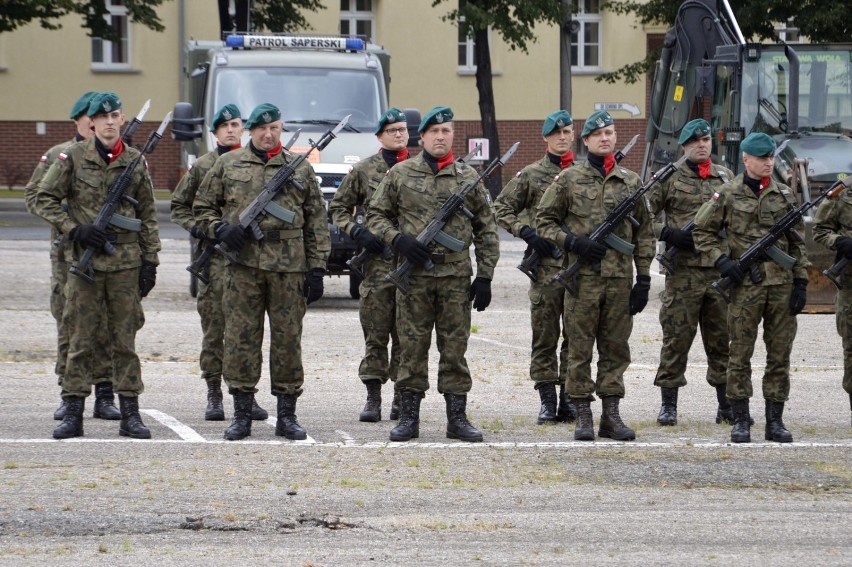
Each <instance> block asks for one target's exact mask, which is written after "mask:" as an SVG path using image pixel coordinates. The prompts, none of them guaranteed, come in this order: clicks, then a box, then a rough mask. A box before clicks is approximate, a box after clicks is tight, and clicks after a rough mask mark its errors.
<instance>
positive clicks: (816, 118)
mask: <svg viewBox="0 0 852 567" xmlns="http://www.w3.org/2000/svg"><path fill="white" fill-rule="evenodd" d="M694 118H705V119H706V120H708V122H710V124H711V126H712V127H713V132H714V134H715V136H714V139H713V161H714V162H716V163H719V164H721V165H724V166H725V167H727V168H729V169H731V170H732V171H733V172H734V173H735V174H738V173H741V172H742V169H743V164H742V160H741V159H740V156H741V151H740V142H741V141H742V140H743V139H744V138H745V137H746V136H747V135H748V134H750V133H752V132H765V133H767V134H769V135H770V136H772V137H773V138H774V139H775V141H776V143H777V144H779V147H780V145H781V144H782V143H784V142H786V146H785V147H784V148H783V150H782V151H781V152H780V154H779V155H778V156H777V158H776V160H775V170H774V172H773V177H774V178H775V179H776V180H777V181H780V182H782V183H784V184H786V185H788V186H790V187H791V188H792V189H793V191H794V192H795V194H796V198H797V199H798V200H799V202H800V203H801V202H803V201H810V200H813V199H814V198H816V197H817V196H818V195H819V193H820V192H821V191H824V190H825V189H827V188H828V187H829V186H831V185H832V183H834V182H835V181H837V180H838V179H843V178H845V176H846V175H848V174H849V173H850V172H852V138H850V134H852V44H808V43H796V44H788V43H785V42H783V41H780V40H779V41H778V42H777V43H752V42H748V41H746V39H745V38H744V37H743V34H742V31H741V30H740V27H739V24H738V23H737V20H736V18H735V17H734V13H733V11H732V10H731V7H730V4H729V3H728V0H690V1H689V2H684V3H683V4H682V5H681V7H680V9H679V10H678V13H677V18H676V20H675V25H674V26H673V27H672V28H670V29H669V30H668V32H667V33H666V36H665V39H664V41H663V47H662V51H661V54H660V58H659V60H658V61H657V65H656V70H655V73H654V80H653V84H652V87H651V109H650V115H649V119H648V127H647V132H646V149H645V156H644V163H643V170H642V175H643V178H646V177H647V175H648V174H649V172H653V171H656V170H657V169H659V168H660V167H663V166H664V165H666V164H667V163H670V162H672V161H674V160H675V159H676V158H677V154H678V151H679V147H678V143H677V140H678V137H679V134H680V131H681V129H682V128H683V126H684V125H685V124H686V123H687V122H688V121H690V120H692V119H694ZM813 212H814V211H811V212H810V215H812V214H813ZM810 215H809V216H806V217H805V234H804V235H803V236H804V238H805V242H806V247H807V253H808V259H809V260H810V261H811V263H812V266H811V268H810V269H809V274H808V275H809V279H810V285H809V286H808V306H807V307H806V308H805V311H807V312H811V313H831V312H833V310H834V296H835V293H836V288H835V287H834V285H833V284H832V283H831V282H830V281H829V280H828V279H827V278H826V277H825V276H823V275H822V271H823V270H824V269H825V268H827V267H828V266H830V265H831V264H832V263H833V262H834V253H833V252H831V251H829V250H826V249H825V248H824V247H822V246H820V245H818V244H816V243H815V242H814V240H813V233H812V230H811V226H812V220H813V219H812V216H810Z"/></svg>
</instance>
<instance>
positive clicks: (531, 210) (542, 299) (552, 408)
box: [494, 110, 577, 425]
mask: <svg viewBox="0 0 852 567" xmlns="http://www.w3.org/2000/svg"><path fill="white" fill-rule="evenodd" d="M573 123H574V121H573V120H572V119H571V115H570V114H569V113H568V111H566V110H557V111H555V112H551V113H550V114H549V115H547V118H545V119H544V124H543V125H542V128H541V135H542V137H543V138H544V143H545V144H547V151H546V153H545V155H544V157H543V158H541V159H540V160H538V161H536V162H534V163H531V164H530V165H528V166H526V167H525V168H523V169H522V170H521V171H519V172H518V174H517V175H516V176H515V177H514V178H512V180H511V181H509V183H507V184H506V186H505V187H504V188H503V191H502V192H501V193H500V195H499V196H498V197H497V200H496V201H495V202H494V212H495V214H496V215H497V222H498V223H499V225H500V226H502V227H503V228H505V229H506V230H508V231H509V232H511V233H512V234H513V235H514V236H516V237H518V238H523V239H524V241H525V242H526V243H527V245H528V246H527V250H526V253H525V256H528V255H529V254H531V253H532V252H533V251H535V252H536V253H537V254H538V257H539V258H540V259H541V260H540V262H539V267H538V270H537V272H536V276H537V279H536V280H535V281H533V282H532V283H531V284H530V291H529V298H530V323H531V325H532V355H531V357H530V378H531V379H532V381H533V384H534V386H535V389H536V390H538V394H539V398H540V399H541V408H540V410H539V413H538V424H539V425H541V424H543V423H556V422H563V421H568V422H572V421H574V419H575V418H576V416H577V410H576V409H575V408H574V402H573V401H571V398H569V397H568V396H567V395H566V394H565V379H566V373H567V370H568V367H567V362H568V334H567V332H566V328H565V327H564V326H563V325H562V312H563V306H564V302H565V288H564V287H562V286H561V285H559V284H558V283H556V282H554V281H553V277H554V276H555V275H556V274H557V273H558V272H559V270H560V269H561V268H562V256H563V255H562V253H561V250H560V249H559V248H558V247H556V246H555V245H554V244H552V243H551V242H549V241H548V240H545V239H544V238H542V237H541V236H539V235H538V233H537V232H536V229H535V226H536V224H535V215H536V207H537V206H538V202H539V201H540V200H541V196H542V195H543V194H544V190H545V189H547V188H548V187H549V186H550V184H551V183H553V180H554V179H555V178H556V176H558V175H559V173H560V172H561V171H562V170H563V169H565V168H566V167H568V166H570V165H571V164H572V163H574V152H573V151H572V149H571V147H572V145H573V143H574V126H573ZM521 214H526V215H527V218H528V221H527V222H528V223H529V224H527V222H524V219H522V218H521V217H520V216H519V215H521ZM554 254H555V255H556V257H554ZM560 335H561V336H562V348H561V349H560V354H559V357H558V358H557V356H556V347H557V346H558V345H559V337H560ZM557 384H559V398H558V400H559V402H558V407H557V396H556V385H557Z"/></svg>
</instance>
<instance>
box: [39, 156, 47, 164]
mask: <svg viewBox="0 0 852 567" xmlns="http://www.w3.org/2000/svg"><path fill="white" fill-rule="evenodd" d="M38 161H40V162H41V163H45V162H46V161H47V154H44V155H42V156H41V159H39V160H38Z"/></svg>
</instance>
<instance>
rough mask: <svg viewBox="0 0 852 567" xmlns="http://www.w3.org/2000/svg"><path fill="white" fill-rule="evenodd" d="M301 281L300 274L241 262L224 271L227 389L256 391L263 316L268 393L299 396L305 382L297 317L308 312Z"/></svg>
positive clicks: (300, 325) (261, 362) (261, 344)
mask: <svg viewBox="0 0 852 567" xmlns="http://www.w3.org/2000/svg"><path fill="white" fill-rule="evenodd" d="M304 280H305V274H304V273H301V272H270V271H267V270H260V269H257V268H249V267H247V266H243V265H240V264H231V265H229V266H228V267H227V268H226V269H225V287H224V291H223V293H222V295H223V297H222V301H223V305H224V316H225V357H224V362H223V365H222V369H223V374H224V379H225V382H226V383H227V384H228V388H229V390H230V391H231V393H234V392H236V391H241V392H257V383H258V382H259V381H260V372H261V366H262V365H263V328H264V320H265V316H267V315H268V316H269V328H270V329H269V333H270V347H269V374H270V380H271V383H272V394H273V395H278V394H289V395H295V396H299V395H301V393H302V384H303V383H304V381H305V373H304V370H303V368H302V320H303V319H304V318H305V311H306V310H307V302H306V301H305V296H304V291H303V288H304Z"/></svg>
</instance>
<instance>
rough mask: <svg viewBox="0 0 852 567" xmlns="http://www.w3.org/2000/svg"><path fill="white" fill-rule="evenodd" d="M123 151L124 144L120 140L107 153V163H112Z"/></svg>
mask: <svg viewBox="0 0 852 567" xmlns="http://www.w3.org/2000/svg"><path fill="white" fill-rule="evenodd" d="M123 151H124V143H123V142H122V141H121V138H119V139H118V141H117V142H116V143H115V145H114V146H113V147H112V149H111V150H110V151H109V162H110V163H112V162H114V161H115V160H117V159H118V156H120V155H121V153H122V152H123Z"/></svg>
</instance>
